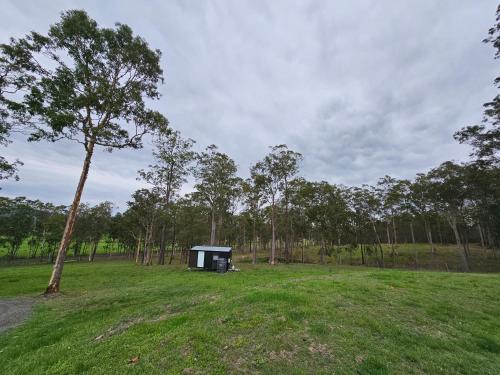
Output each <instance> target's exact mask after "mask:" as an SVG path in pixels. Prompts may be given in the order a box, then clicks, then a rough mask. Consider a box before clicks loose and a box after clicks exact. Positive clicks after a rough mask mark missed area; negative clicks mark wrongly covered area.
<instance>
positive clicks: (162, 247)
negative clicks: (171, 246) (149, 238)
mask: <svg viewBox="0 0 500 375" xmlns="http://www.w3.org/2000/svg"><path fill="white" fill-rule="evenodd" d="M158 264H161V265H163V264H165V224H163V225H162V227H161V235H160V252H159V253H158Z"/></svg>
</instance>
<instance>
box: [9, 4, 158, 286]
mask: <svg viewBox="0 0 500 375" xmlns="http://www.w3.org/2000/svg"><path fill="white" fill-rule="evenodd" d="M1 51H2V57H3V58H4V59H6V60H7V61H8V62H9V63H11V64H12V65H16V64H17V63H18V62H19V60H22V63H23V64H24V66H25V69H24V71H23V72H24V73H23V74H24V75H25V77H24V80H25V82H28V85H27V87H28V89H27V92H26V93H25V95H24V96H23V97H22V99H21V100H20V101H19V102H17V103H16V106H15V107H14V110H15V114H16V115H17V117H18V118H20V119H22V120H23V121H24V123H25V124H28V125H30V126H31V127H32V129H33V130H32V132H31V135H30V138H29V140H31V141H38V140H48V141H52V142H55V141H58V140H61V139H65V140H69V141H74V142H77V143H79V144H81V145H82V146H83V148H84V150H85V158H84V161H83V167H82V172H81V175H80V179H79V181H78V185H77V188H76V192H75V196H74V199H73V203H72V204H71V207H70V209H69V212H68V216H67V221H66V226H65V229H64V233H63V236H62V239H61V242H60V245H59V250H58V253H57V258H56V261H55V263H54V268H53V272H52V276H51V278H50V281H49V285H48V287H47V289H46V294H50V293H57V292H58V291H59V288H60V282H61V275H62V271H63V265H64V259H65V256H66V252H67V249H68V245H69V243H70V241H71V235H72V232H73V227H74V223H75V218H76V213H77V209H78V205H79V203H80V198H81V196H82V192H83V188H84V185H85V181H86V180H87V176H88V172H89V169H90V164H91V160H92V155H93V154H94V149H95V147H96V146H102V147H104V148H105V149H106V150H108V151H112V150H113V149H123V148H133V149H137V148H141V147H142V142H141V140H142V137H143V136H144V135H145V134H146V133H148V132H150V131H152V130H155V129H160V128H166V127H167V125H168V122H167V119H166V118H165V117H164V116H163V115H161V114H160V113H158V112H156V111H153V110H151V109H148V108H147V106H146V103H145V101H146V100H155V99H158V98H159V96H160V95H159V92H158V84H159V83H162V82H163V76H162V75H163V72H162V69H161V68H160V56H161V53H160V51H159V50H153V49H151V48H150V47H149V45H148V44H147V42H146V41H145V40H144V39H142V38H141V37H139V36H135V35H134V34H133V32H132V29H131V28H130V27H129V26H127V25H123V24H116V25H115V27H114V28H101V27H99V26H98V25H97V23H96V22H95V21H94V20H92V19H91V18H90V17H89V16H88V15H87V13H86V12H85V11H81V10H70V11H66V12H63V13H62V15H61V19H60V21H59V22H58V23H56V24H54V25H52V26H51V27H50V28H49V31H48V33H47V35H42V34H40V33H37V32H31V33H30V34H28V35H27V36H26V37H25V38H22V39H18V40H16V39H11V42H10V44H9V45H8V46H7V45H3V46H2V48H1ZM14 101H15V99H12V102H14Z"/></svg>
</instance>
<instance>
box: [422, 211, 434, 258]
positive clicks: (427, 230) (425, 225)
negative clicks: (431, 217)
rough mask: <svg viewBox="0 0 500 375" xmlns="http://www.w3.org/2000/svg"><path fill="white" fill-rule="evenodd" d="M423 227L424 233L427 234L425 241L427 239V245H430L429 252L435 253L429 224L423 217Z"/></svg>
mask: <svg viewBox="0 0 500 375" xmlns="http://www.w3.org/2000/svg"><path fill="white" fill-rule="evenodd" d="M424 227H425V233H426V235H427V241H429V245H431V253H432V255H434V254H435V253H436V250H435V248H434V242H433V241H432V231H431V226H430V224H429V223H428V222H427V220H425V219H424Z"/></svg>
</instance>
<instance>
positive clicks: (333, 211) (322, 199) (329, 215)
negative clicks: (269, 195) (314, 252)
mask: <svg viewBox="0 0 500 375" xmlns="http://www.w3.org/2000/svg"><path fill="white" fill-rule="evenodd" d="M301 190H302V191H301V193H300V195H301V196H302V203H303V204H304V205H305V214H306V216H307V217H308V219H309V222H310V223H311V227H312V228H313V229H314V230H315V231H316V232H317V234H318V236H319V238H320V243H321V247H320V258H321V263H324V261H325V252H326V242H327V240H330V241H331V240H333V238H332V236H336V237H337V239H340V235H341V233H342V231H341V229H340V228H341V226H342V224H343V223H344V222H345V221H346V220H347V202H346V201H345V199H344V197H343V195H342V192H341V190H340V189H339V188H338V187H337V186H334V185H331V184H329V183H328V182H326V181H321V182H306V183H304V184H302V185H301Z"/></svg>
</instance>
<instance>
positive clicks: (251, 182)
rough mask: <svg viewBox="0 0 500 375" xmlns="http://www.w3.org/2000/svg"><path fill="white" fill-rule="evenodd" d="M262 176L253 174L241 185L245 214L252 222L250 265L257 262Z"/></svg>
mask: <svg viewBox="0 0 500 375" xmlns="http://www.w3.org/2000/svg"><path fill="white" fill-rule="evenodd" d="M264 182H265V181H264V176H262V175H259V174H257V175H255V174H253V175H252V176H251V177H250V178H247V179H246V180H245V182H244V183H243V184H242V192H243V196H244V200H245V205H246V208H247V212H248V214H249V216H250V220H251V222H252V242H251V244H252V245H253V246H251V249H250V250H251V252H252V264H255V263H256V262H257V233H256V227H257V221H258V220H259V219H260V217H261V209H262V205H263V204H264V190H263V188H264Z"/></svg>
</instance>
